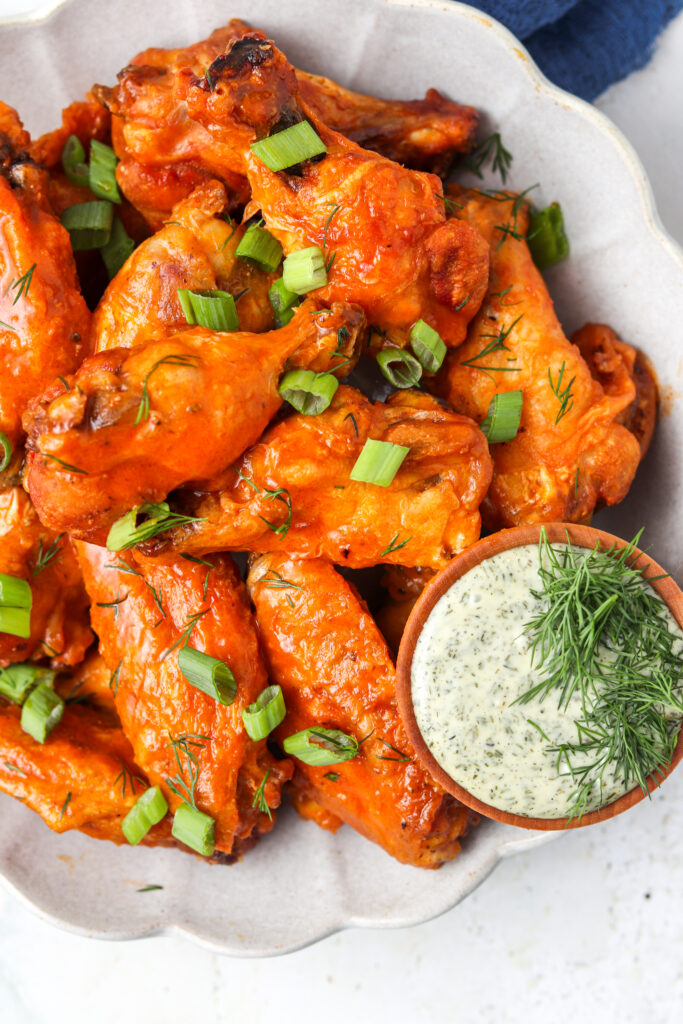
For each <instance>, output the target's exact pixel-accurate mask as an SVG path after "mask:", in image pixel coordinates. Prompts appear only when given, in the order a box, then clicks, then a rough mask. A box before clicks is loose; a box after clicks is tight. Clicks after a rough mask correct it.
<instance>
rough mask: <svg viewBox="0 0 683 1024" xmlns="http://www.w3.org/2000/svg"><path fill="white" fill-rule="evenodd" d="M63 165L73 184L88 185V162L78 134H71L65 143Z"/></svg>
mask: <svg viewBox="0 0 683 1024" xmlns="http://www.w3.org/2000/svg"><path fill="white" fill-rule="evenodd" d="M62 167H63V168H64V173H65V174H66V176H67V178H68V179H69V181H70V182H71V184H72V185H81V186H83V187H84V188H87V187H88V184H89V181H90V179H89V171H88V164H87V163H86V159H85V150H84V149H83V143H82V142H81V140H80V139H79V138H78V136H77V135H70V136H69V138H68V139H67V140H66V142H65V143H64V149H63V150H62Z"/></svg>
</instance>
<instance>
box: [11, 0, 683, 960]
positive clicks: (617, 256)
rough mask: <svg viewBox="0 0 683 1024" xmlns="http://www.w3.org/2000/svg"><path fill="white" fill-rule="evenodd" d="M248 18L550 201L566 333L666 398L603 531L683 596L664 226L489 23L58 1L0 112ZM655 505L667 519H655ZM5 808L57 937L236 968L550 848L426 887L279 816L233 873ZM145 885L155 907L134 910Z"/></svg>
mask: <svg viewBox="0 0 683 1024" xmlns="http://www.w3.org/2000/svg"><path fill="white" fill-rule="evenodd" d="M171 11H172V14H171ZM240 15H242V16H243V17H245V18H247V19H248V20H249V21H251V22H252V23H253V24H255V25H259V26H261V27H263V28H265V29H266V30H267V31H268V32H269V33H270V34H271V35H272V36H273V38H274V39H275V40H276V41H277V42H278V43H279V44H280V45H281V46H282V48H283V49H284V50H285V52H286V53H287V54H288V56H289V57H290V59H291V60H292V61H293V62H294V63H295V64H297V65H299V66H300V67H303V68H306V69H307V70H309V71H314V72H320V73H324V74H327V75H330V76H331V77H333V78H336V79H338V80H339V81H340V82H342V83H344V84H346V85H348V86H351V87H352V88H356V89H359V90H361V91H362V90H365V91H368V92H373V93H376V94H377V95H380V96H387V97H391V96H399V97H405V98H413V97H416V96H421V95H423V94H424V92H425V90H426V89H427V88H428V87H430V86H435V87H436V88H438V89H440V90H442V91H443V92H444V93H446V94H447V95H449V96H451V97H453V98H454V99H459V100H461V101H462V102H465V103H470V104H472V105H474V106H476V107H478V108H479V109H480V110H482V111H484V112H485V114H486V115H487V121H488V122H489V123H490V124H491V125H495V126H496V127H498V126H500V127H501V128H502V129H503V131H504V138H505V143H506V145H507V146H508V148H509V149H510V150H511V151H512V153H513V154H514V157H515V159H514V164H513V175H512V180H511V184H512V185H513V186H514V187H521V188H523V187H526V186H528V185H530V184H532V183H534V182H540V183H541V187H540V188H539V189H537V190H536V192H535V193H534V196H535V199H536V201H537V202H538V203H545V202H547V201H551V200H555V199H557V200H559V201H560V202H561V203H562V207H563V210H564V214H565V220H566V223H567V225H568V230H569V233H570V238H571V243H572V253H571V258H570V259H569V260H568V261H566V262H565V263H563V264H561V265H559V266H558V267H556V268H555V269H554V270H553V271H552V273H551V275H550V284H551V288H552V291H553V294H554V296H555V298H556V300H557V306H558V310H559V313H560V316H561V318H562V320H563V322H564V324H565V326H566V328H567V329H568V330H570V331H571V330H573V329H575V328H576V327H577V326H579V325H580V324H582V323H584V322H585V321H587V320H590V319H593V320H603V321H605V322H607V323H610V324H611V325H612V326H613V327H614V328H615V329H616V330H617V331H618V332H619V333H620V334H622V336H623V337H624V338H625V339H627V340H629V341H633V342H635V343H636V344H638V345H640V346H641V347H642V348H643V349H644V350H645V351H646V352H647V353H649V355H650V356H651V357H652V358H653V359H654V362H655V364H656V366H657V369H658V371H659V374H660V380H661V383H662V387H663V393H664V395H665V399H666V401H665V409H666V410H667V415H666V416H665V417H664V418H663V421H662V423H661V425H660V427H659V430H658V435H657V438H656V443H655V445H654V450H653V452H652V454H651V455H650V456H649V458H648V460H647V462H646V464H645V465H644V466H643V468H642V469H641V471H640V472H639V474H638V478H637V480H636V482H635V485H634V487H633V489H632V491H631V494H630V495H629V497H628V499H627V501H626V502H625V503H624V504H623V505H622V506H621V507H620V508H619V509H618V510H612V511H611V512H609V513H603V514H601V517H600V520H601V524H603V525H605V526H607V525H608V526H609V528H610V529H611V530H612V531H613V532H615V533H620V534H622V535H624V536H626V535H631V534H632V533H633V532H635V529H637V528H638V527H639V526H641V525H642V524H645V525H646V526H647V528H648V529H647V537H648V538H649V543H650V545H651V549H652V552H653V555H654V557H655V558H657V559H658V560H659V561H660V562H662V563H663V564H664V565H667V566H669V568H670V569H671V571H672V572H673V574H674V575H678V577H679V579H680V577H681V568H682V567H683V526H682V525H681V523H680V521H679V516H678V512H677V510H678V508H680V495H681V487H682V484H683V474H682V473H681V469H680V466H681V462H680V459H678V458H677V454H678V452H679V451H680V449H681V444H682V443H683V416H682V415H681V413H680V412H679V411H678V410H677V409H674V410H673V411H672V405H673V398H674V397H675V396H676V395H677V393H678V389H679V386H680V385H679V375H680V370H681V360H680V356H679V354H678V352H677V339H676V338H675V337H674V336H673V335H672V327H671V325H674V328H675V327H676V325H679V324H681V323H683V256H682V254H681V252H680V250H678V249H677V247H676V246H675V244H674V243H673V242H672V241H671V240H670V239H669V238H668V236H667V235H666V234H665V233H664V231H663V230H662V228H661V225H660V223H659V220H658V218H657V215H656V213H655V210H654V205H653V201H652V195H651V191H650V187H649V185H648V182H647V179H646V177H645V174H644V172H643V169H642V167H641V165H640V163H639V162H638V160H637V158H636V156H635V154H634V153H633V150H632V149H631V147H630V146H629V144H628V143H627V142H626V141H625V140H624V138H623V137H622V136H621V135H620V134H619V132H618V131H617V130H616V129H615V128H614V126H613V125H612V124H611V123H610V122H609V121H608V120H607V119H606V118H605V117H603V116H602V115H601V114H599V113H598V112H597V111H596V110H595V109H594V108H593V107H591V106H589V105H587V104H585V103H583V102H581V101H580V100H577V99H575V98H574V97H572V96H570V95H568V94H567V93H564V92H562V91H560V90H559V89H556V88H555V87H554V86H552V85H551V84H550V83H549V82H548V81H547V80H546V79H545V78H543V76H542V75H541V74H540V73H539V71H538V69H537V68H536V67H535V65H534V64H533V63H532V61H531V60H530V58H529V56H528V54H527V53H526V52H525V50H524V49H523V47H522V46H521V44H520V43H519V42H518V41H517V40H516V39H515V38H514V37H513V36H512V35H511V34H510V33H509V32H507V31H506V30H505V29H504V28H502V27H501V26H500V25H498V24H497V23H496V22H494V21H492V20H491V19H490V18H488V17H486V16H484V15H482V14H481V13H480V12H479V11H475V10H474V9H472V8H469V7H466V6H464V5H463V4H459V3H451V2H445V3H438V2H430V0H419V2H406V0H297V2H294V0H289V2H288V3H283V2H282V0H249V3H246V2H245V3H243V4H242V6H241V7H240V5H239V3H238V2H235V4H234V6H228V5H226V4H225V2H223V0H175V2H174V3H173V4H172V5H169V4H165V3H160V2H159V3H153V2H151V0H150V2H147V3H140V0H70V2H68V3H62V4H59V5H57V6H56V7H53V8H51V9H50V10H49V11H47V12H44V13H40V14H38V15H37V16H35V17H34V18H32V19H30V20H26V21H23V22H5V23H4V24H2V25H1V26H0V96H1V97H2V98H3V99H4V100H5V101H6V102H8V103H11V104H13V105H16V106H17V108H18V109H19V111H20V113H21V115H22V116H23V118H24V120H25V122H26V124H27V127H29V129H30V130H31V131H32V132H33V133H34V134H37V133H38V132H40V131H44V130H47V129H49V128H51V127H53V126H54V125H56V124H57V123H59V110H60V108H61V107H62V106H64V105H66V104H67V103H68V102H70V101H71V100H73V99H76V98H78V97H79V96H80V95H81V94H82V93H84V92H85V91H86V90H87V89H88V88H89V87H90V86H91V84H92V83H93V82H95V81H99V82H104V83H111V82H113V81H114V79H115V75H116V72H117V71H118V70H119V68H120V67H122V66H124V65H125V64H126V62H127V61H128V60H129V59H130V57H131V56H132V55H133V54H135V53H137V52H138V51H140V50H141V49H143V48H144V47H147V46H152V45H153V46H178V45H182V44H188V43H190V42H194V41H195V40H197V39H200V38H203V37H204V36H206V35H207V34H208V32H209V31H210V30H211V29H213V28H214V27H216V26H218V25H220V24H222V23H223V22H224V21H225V20H227V18H228V17H231V16H235V17H237V16H240ZM658 494H661V495H665V496H666V501H665V502H662V501H658V502H657V503H656V504H653V503H652V501H651V500H650V499H651V497H652V496H656V495H658ZM0 808H1V809H2V810H1V817H0V874H1V875H2V876H3V878H4V881H5V883H6V884H7V885H8V886H9V887H10V888H12V889H13V890H14V891H15V892H16V893H17V894H18V895H20V896H21V897H22V898H23V899H24V900H25V901H26V902H27V903H29V904H30V905H31V906H32V907H33V908H34V909H35V910H36V911H37V912H38V913H40V914H42V915H43V916H45V917H47V918H48V919H49V920H51V921H53V922H54V923H55V924H59V925H62V926H64V927H67V928H70V929H73V930H75V931H78V932H81V933H82V934H86V935H90V936H97V937H99V938H135V937H138V936H142V935H153V934H160V933H162V932H169V931H175V932H179V933H182V934H185V935H187V936H189V937H190V938H192V939H195V940H197V941H199V942H201V943H203V944H205V945H207V946H209V947H210V948H212V949H214V950H217V951H220V952H224V953H231V954H233V955H243V956H265V955H272V954H276V953H284V952H287V951H289V950H293V949H296V948H298V947H301V946H304V945H306V944H308V943H311V942H314V941H316V940H317V939H321V938H323V937H324V936H326V935H329V934H330V933H332V932H334V931H337V930H339V929H341V928H345V927H350V926H356V927H401V926H406V925H410V924H416V923H419V922H422V921H426V920H428V919H429V918H431V917H434V916H436V915H437V914H440V913H442V912H443V911H445V910H448V909H449V908H450V907H453V906H454V905H455V904H456V903H458V902H459V901H460V900H462V899H464V897H465V896H467V895H468V893H470V892H471V891H472V890H473V889H474V888H475V886H477V885H478V884H479V883H480V882H482V881H483V880H484V879H485V878H486V876H487V875H488V874H489V872H490V871H491V870H492V869H493V868H494V867H495V865H496V863H497V862H498V861H499V860H500V859H501V858H503V857H505V856H508V855H510V854H512V853H515V852H516V851H518V850H520V849H528V848H529V847H530V846H533V845H536V844H538V843H539V842H543V841H545V840H546V838H547V833H529V832H526V831H524V830H522V829H512V828H508V827H506V826H504V825H499V824H497V823H494V822H486V823H484V824H483V825H481V826H480V827H479V828H477V829H476V830H475V831H474V832H473V833H472V835H471V836H470V837H469V838H468V839H467V840H466V842H465V848H464V851H463V853H462V855H461V856H460V857H459V858H458V859H457V860H455V861H454V862H453V863H452V864H448V865H446V866H445V867H444V868H442V869H441V870H440V871H436V872H430V871H419V870H417V869H414V868H408V867H404V866H401V865H400V864H397V863H395V862H394V861H393V860H391V859H390V858H389V857H388V856H387V855H386V854H384V853H383V852H382V851H381V850H380V849H378V848H377V847H375V846H373V845H372V844H370V843H367V842H365V841H364V840H362V839H360V837H358V836H357V835H356V834H355V833H353V832H351V830H350V829H342V830H341V832H340V833H339V834H338V835H337V836H331V835H329V834H328V833H325V832H323V831H321V830H320V829H318V828H317V827H316V826H314V825H312V824H311V823H308V822H302V821H300V820H298V818H297V817H296V815H295V814H294V813H293V812H292V811H291V810H286V811H285V812H284V813H283V814H281V815H280V818H279V820H278V823H277V826H276V828H275V830H274V832H273V833H272V834H271V835H270V836H268V837H267V838H266V839H265V840H263V841H262V842H261V843H259V845H258V846H257V848H256V849H254V850H253V851H252V852H250V853H249V854H248V855H247V856H246V857H245V859H244V860H243V861H242V862H241V863H240V864H237V865H234V866H232V867H229V868H226V867H220V866H211V865H209V864H206V863H204V862H201V861H200V860H198V859H195V858H192V857H188V856H185V855H183V854H181V853H179V852H177V851H168V850H161V851H157V850H148V849H135V850H134V849H130V848H126V849H123V848H122V849H119V848H117V847H114V846H112V845H110V844H107V843H98V842H95V841H94V840H92V839H88V838H87V837H85V836H82V835H77V834H68V835H64V836H57V835H55V834H53V833H52V832H50V831H49V830H48V829H47V828H46V827H45V826H44V825H43V824H42V822H41V821H40V819H39V818H38V817H37V816H36V815H34V814H32V813H30V812H29V811H28V810H27V809H26V808H24V807H22V806H21V804H19V803H16V802H14V801H12V800H10V799H9V798H5V797H2V798H0ZM148 884H156V885H161V886H163V889H160V890H158V891H155V892H148V893H146V894H145V895H140V894H138V893H137V892H136V890H137V889H139V888H141V887H143V886H145V885H148Z"/></svg>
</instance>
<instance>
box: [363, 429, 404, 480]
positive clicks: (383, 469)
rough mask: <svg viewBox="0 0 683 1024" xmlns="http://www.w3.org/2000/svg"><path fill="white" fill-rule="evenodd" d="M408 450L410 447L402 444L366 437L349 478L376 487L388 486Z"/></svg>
mask: <svg viewBox="0 0 683 1024" xmlns="http://www.w3.org/2000/svg"><path fill="white" fill-rule="evenodd" d="M409 451H410V448H406V447H405V446H404V445H402V444H392V443H391V441H374V440H372V439H371V438H368V440H367V441H366V442H365V444H364V445H363V450H362V452H361V453H360V455H359V456H358V458H357V459H356V462H355V465H354V467H353V469H352V470H351V479H352V480H358V481H360V482H361V483H365V484H377V486H378V487H388V486H389V484H390V483H391V482H392V480H393V479H394V477H395V476H396V474H397V473H398V471H399V469H400V467H401V465H402V463H403V460H404V459H405V457H406V455H407V454H408V452H409Z"/></svg>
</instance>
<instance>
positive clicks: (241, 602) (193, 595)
mask: <svg viewBox="0 0 683 1024" xmlns="http://www.w3.org/2000/svg"><path fill="white" fill-rule="evenodd" d="M78 550H79V557H80V560H81V564H82V567H83V572H84V576H85V581H86V586H87V588H88V591H89V593H90V596H91V598H92V600H93V625H94V627H95V629H96V631H97V634H98V636H99V638H100V651H101V653H102V656H103V657H104V659H105V661H106V663H107V665H108V667H109V669H110V671H111V672H112V673H113V676H114V682H113V684H112V689H113V692H114V700H115V703H116V708H117V711H118V713H119V716H120V718H121V724H122V726H123V730H124V732H125V734H126V736H127V737H128V739H129V740H130V742H131V744H132V747H133V750H134V754H135V761H136V763H137V764H138V765H139V766H140V767H141V768H142V770H143V771H144V773H145V774H146V775H147V777H148V778H149V780H150V782H151V783H152V784H153V785H158V786H161V788H162V789H163V791H164V795H165V796H166V798H167V800H168V802H169V806H170V807H171V809H172V810H176V809H177V808H178V807H179V806H180V805H181V803H182V799H184V798H185V797H186V798H187V799H188V800H190V799H191V800H192V801H193V802H194V804H195V805H196V806H197V808H198V809H199V810H201V811H203V812H204V813H207V814H210V815H211V816H212V817H213V818H214V820H215V822H216V846H217V849H218V851H220V852H221V853H223V854H225V855H226V856H229V857H234V856H237V855H239V854H240V853H241V852H243V851H244V850H245V849H246V848H247V847H248V846H249V845H250V844H251V843H252V842H253V841H254V840H255V839H256V838H257V837H258V835H259V834H262V833H264V832H267V831H269V830H270V828H271V827H272V824H273V820H272V814H271V812H270V810H268V811H266V810H265V805H266V804H267V805H268V807H269V808H274V807H277V806H278V805H279V803H280V789H281V787H282V784H283V782H284V781H286V780H287V779H288V778H289V777H290V775H291V771H292V768H291V765H290V763H289V762H288V761H276V760H275V759H274V758H273V756H272V755H271V754H270V753H269V751H268V748H267V747H266V744H265V741H263V740H262V741H260V742H258V743H256V742H254V741H253V740H251V739H249V737H248V736H247V734H246V731H245V729H244V725H243V723H242V718H241V710H242V708H245V707H246V706H247V705H248V704H250V703H253V702H254V701H255V700H256V698H257V697H258V696H259V694H260V693H261V691H262V690H263V689H264V688H265V687H266V686H267V685H268V679H267V676H266V672H265V668H264V666H263V662H262V660H261V655H260V651H259V646H258V638H257V634H256V627H255V624H254V621H253V618H252V614H251V611H250V608H249V602H248V598H247V595H246V591H245V589H244V584H243V583H242V581H241V579H240V577H239V573H238V572H237V569H236V567H235V565H234V564H233V562H232V560H231V559H230V558H229V557H228V556H217V557H214V558H212V559H211V561H210V562H206V560H205V562H204V564H198V563H197V562H190V561H187V560H184V559H182V558H160V559H156V560H139V559H136V558H135V556H133V555H131V554H130V553H128V554H127V557H125V556H119V557H118V558H114V557H113V556H112V555H111V554H110V553H109V552H108V551H106V550H105V549H103V548H98V547H94V546H93V545H88V544H79V545H78ZM182 646H190V647H192V648H194V649H195V650H199V651H201V652H203V653H205V654H208V655H210V656H211V657H214V658H217V659H218V660H219V661H222V662H224V663H225V664H227V666H228V667H229V668H230V669H231V671H232V673H233V675H234V678H235V681H236V684H237V694H236V697H235V700H234V702H233V703H232V704H231V705H229V706H225V705H223V704H222V703H219V701H217V700H216V699H215V698H214V697H210V696H208V695H207V694H205V693H203V692H202V691H201V690H198V689H196V688H195V687H193V686H191V685H190V683H189V682H188V681H187V680H186V678H185V677H184V675H183V673H182V672H181V670H180V667H179V665H178V651H179V649H180V648H181V647H182ZM264 778H265V783H264V788H263V791H262V792H263V800H264V803H260V802H259V800H258V799H257V798H256V794H257V791H258V790H259V786H261V784H262V783H263V782H264ZM178 791H180V793H181V794H184V795H185V796H184V797H182V796H181V795H179V793H178Z"/></svg>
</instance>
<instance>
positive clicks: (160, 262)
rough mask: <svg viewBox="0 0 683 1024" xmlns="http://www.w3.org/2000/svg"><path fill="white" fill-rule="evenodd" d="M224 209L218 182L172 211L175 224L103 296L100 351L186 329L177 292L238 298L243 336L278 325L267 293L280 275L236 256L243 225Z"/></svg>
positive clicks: (95, 334) (147, 244)
mask: <svg viewBox="0 0 683 1024" xmlns="http://www.w3.org/2000/svg"><path fill="white" fill-rule="evenodd" d="M226 212H227V203H226V195H225V189H224V188H223V186H222V185H221V184H220V182H217V181H209V182H207V183H206V184H204V185H201V186H199V188H197V189H195V191H194V192H193V193H192V194H191V195H190V196H189V197H188V198H187V199H184V200H183V201H182V202H180V203H178V205H177V206H176V207H174V209H173V212H172V214H171V219H170V222H169V223H168V224H166V226H165V227H163V228H161V230H160V231H158V232H157V233H156V234H155V235H153V236H152V237H151V238H148V239H146V240H145V241H144V242H142V244H141V245H139V246H138V248H137V249H136V250H135V251H134V252H133V254H132V255H131V256H130V258H129V259H128V260H127V262H126V263H125V264H124V266H123V267H122V268H121V270H120V271H119V272H118V274H117V275H116V277H115V278H114V280H113V281H112V282H111V284H110V285H109V287H108V288H107V291H106V292H105V294H104V296H103V297H102V300H101V302H100V303H99V305H98V307H97V309H96V311H95V314H94V316H93V323H92V339H93V347H94V349H95V351H96V352H102V351H104V350H105V349H110V348H133V347H134V346H135V345H139V344H141V343H142V342H144V341H148V340H149V339H150V338H157V339H159V338H163V337H164V336H168V335H171V334H175V333H176V332H178V331H183V330H186V329H187V321H186V319H185V315H184V313H183V310H182V307H181V305H180V301H179V299H178V289H179V288H189V289H191V290H193V291H194V290H197V291H202V290H207V289H208V290H211V289H214V288H218V289H221V290H222V291H226V292H229V293H230V294H234V295H235V296H237V299H236V308H237V315H238V317H239V322H240V328H241V330H242V331H248V332H249V333H254V334H257V333H260V332H261V331H269V330H271V329H272V328H273V310H272V307H271V304H270V302H269V300H268V289H269V288H270V286H271V284H272V283H273V280H274V278H275V276H276V275H274V274H267V273H265V272H264V271H262V270H260V269H259V268H258V267H256V266H254V265H250V264H248V263H246V262H245V261H244V260H241V259H238V258H236V256H235V249H236V248H237V246H238V245H239V242H240V240H241V239H242V237H243V236H244V232H245V228H244V227H243V226H241V225H239V226H236V225H233V224H232V222H231V221H230V218H229V217H228V218H227V220H226V219H225V214H226ZM240 293H242V294H240Z"/></svg>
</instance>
